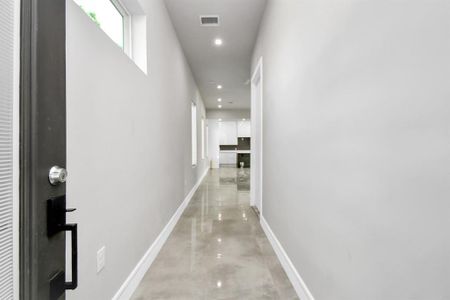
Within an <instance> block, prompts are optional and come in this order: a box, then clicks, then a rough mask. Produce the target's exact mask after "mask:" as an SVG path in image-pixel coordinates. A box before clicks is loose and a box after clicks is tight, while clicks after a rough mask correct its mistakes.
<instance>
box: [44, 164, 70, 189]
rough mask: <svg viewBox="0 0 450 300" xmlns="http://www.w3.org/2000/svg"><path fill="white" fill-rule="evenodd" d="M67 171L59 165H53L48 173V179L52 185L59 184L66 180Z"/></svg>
mask: <svg viewBox="0 0 450 300" xmlns="http://www.w3.org/2000/svg"><path fill="white" fill-rule="evenodd" d="M66 180H67V171H66V169H64V168H61V167H59V166H53V167H52V168H51V169H50V172H49V173H48V181H50V184H51V185H58V184H61V183H64V182H66Z"/></svg>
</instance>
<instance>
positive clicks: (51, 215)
mask: <svg viewBox="0 0 450 300" xmlns="http://www.w3.org/2000/svg"><path fill="white" fill-rule="evenodd" d="M74 210H75V209H74V208H69V209H67V208H66V196H65V195H63V196H59V197H55V198H51V199H48V200H47V236H48V237H49V238H50V237H52V236H54V235H56V234H57V233H59V232H62V231H70V234H71V241H72V242H71V244H72V249H71V250H72V281H70V282H65V276H64V272H63V271H58V272H57V273H56V275H55V276H53V277H52V279H51V280H50V289H51V291H50V294H51V295H53V296H51V297H50V298H51V299H57V298H58V297H59V295H61V293H63V292H64V290H74V289H76V288H77V286H78V227H77V224H67V223H66V213H67V212H73V211H74Z"/></svg>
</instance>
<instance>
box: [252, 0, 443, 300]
mask: <svg viewBox="0 0 450 300" xmlns="http://www.w3.org/2000/svg"><path fill="white" fill-rule="evenodd" d="M449 37H450V2H448V1H446V0H433V1H425V0H412V1H397V0H383V1H376V0H369V1H359V0H347V1H331V0H319V1H317V0H298V1H296V0H269V1H268V6H267V9H266V12H265V17H264V19H263V24H262V27H261V29H260V34H259V37H258V41H257V44H256V46H255V51H254V55H253V68H254V67H255V66H256V63H257V60H258V59H259V58H260V56H263V60H264V66H263V68H264V70H263V72H264V95H263V98H264V100H263V101H264V123H263V128H264V138H263V141H264V144H263V151H264V158H263V170H264V176H263V177H264V179H263V216H264V218H265V219H266V220H267V222H268V224H269V225H270V227H271V228H272V230H273V231H274V233H275V235H276V236H277V238H278V240H279V241H280V242H281V244H282V246H283V247H284V249H285V250H286V252H287V254H288V256H289V257H290V259H291V260H292V262H293V264H294V265H295V267H296V269H297V271H298V272H299V274H300V275H301V277H302V278H303V280H304V281H305V282H306V285H307V286H308V287H309V289H310V290H311V292H312V294H313V295H314V296H315V298H316V299H317V300H360V299H364V300H379V299H385V300H406V299H429V300H438V299H450V285H449V284H448V277H449V274H450V234H449V231H448V229H449V228H450V202H449V199H450V172H449V170H450V142H449V141H450V101H449V99H450V84H449V78H450V56H449V53H450V39H449Z"/></svg>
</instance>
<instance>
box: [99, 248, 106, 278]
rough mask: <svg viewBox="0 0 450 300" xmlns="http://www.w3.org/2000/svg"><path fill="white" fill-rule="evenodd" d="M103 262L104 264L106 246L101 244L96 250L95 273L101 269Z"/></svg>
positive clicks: (103, 265)
mask: <svg viewBox="0 0 450 300" xmlns="http://www.w3.org/2000/svg"><path fill="white" fill-rule="evenodd" d="M105 264H106V248H105V246H103V247H101V248H100V249H99V250H98V251H97V273H100V271H101V270H103V268H104V267H105Z"/></svg>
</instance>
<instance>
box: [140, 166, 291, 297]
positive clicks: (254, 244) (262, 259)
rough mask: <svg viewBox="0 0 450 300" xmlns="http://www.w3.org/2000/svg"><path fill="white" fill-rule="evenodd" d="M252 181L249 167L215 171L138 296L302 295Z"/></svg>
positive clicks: (145, 279)
mask: <svg viewBox="0 0 450 300" xmlns="http://www.w3.org/2000/svg"><path fill="white" fill-rule="evenodd" d="M249 182H250V180H249V169H236V168H221V169H213V170H211V171H209V173H208V175H207V176H206V177H205V180H204V181H203V183H202V184H201V186H200V187H199V189H198V191H197V192H196V193H195V195H194V197H193V199H192V200H191V203H190V204H189V206H188V207H187V208H186V210H185V211H184V213H183V215H182V217H181V218H180V220H179V222H178V224H177V225H176V227H175V228H174V230H173V232H172V234H171V235H170V237H169V239H168V240H167V242H166V244H165V245H164V247H163V248H162V249H161V252H160V253H159V255H158V257H157V258H156V259H155V261H154V262H153V264H152V266H151V267H150V269H149V271H148V272H147V274H146V275H145V277H144V279H143V280H142V282H141V284H140V285H139V287H138V289H137V290H136V292H135V294H134V295H133V297H132V299H134V300H143V299H207V300H213V299H246V300H250V299H283V300H284V299H298V298H297V296H296V294H295V291H294V289H293V287H292V285H291V284H290V282H289V280H288V278H287V276H286V274H285V272H284V270H283V269H282V267H281V265H280V263H279V261H278V259H277V257H276V255H275V253H274V251H273V249H272V248H271V246H270V244H269V241H268V240H267V238H266V237H265V235H264V232H263V231H262V229H261V227H260V225H259V221H258V218H257V216H256V215H255V213H254V212H253V210H252V209H251V208H250V206H249V187H250V183H249Z"/></svg>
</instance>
